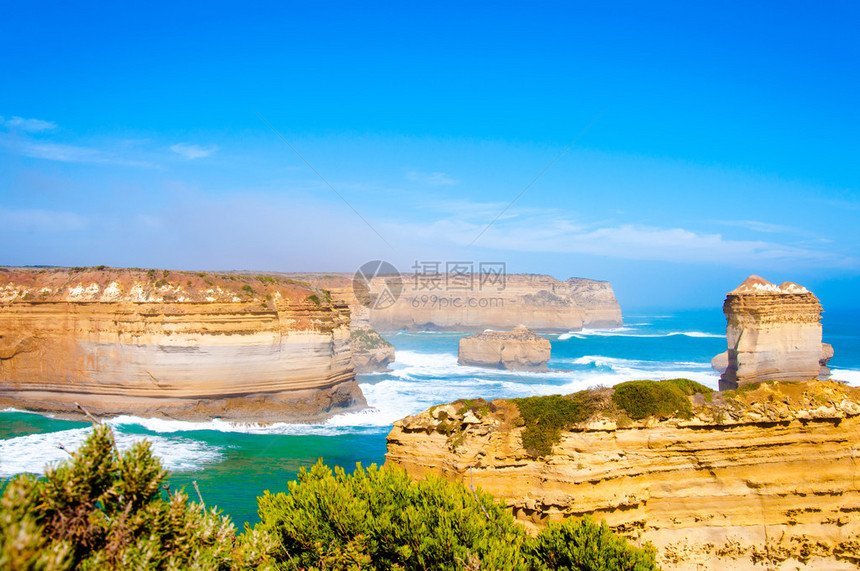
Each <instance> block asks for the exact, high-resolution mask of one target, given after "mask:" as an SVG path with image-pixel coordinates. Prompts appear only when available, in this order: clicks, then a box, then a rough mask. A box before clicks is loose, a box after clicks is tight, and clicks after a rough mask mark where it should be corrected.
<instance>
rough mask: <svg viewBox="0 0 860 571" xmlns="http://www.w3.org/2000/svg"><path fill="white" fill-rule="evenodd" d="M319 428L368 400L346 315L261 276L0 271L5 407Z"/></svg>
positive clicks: (315, 296) (312, 294)
mask: <svg viewBox="0 0 860 571" xmlns="http://www.w3.org/2000/svg"><path fill="white" fill-rule="evenodd" d="M75 402H79V403H80V404H81V405H83V406H84V407H86V408H87V409H89V410H91V411H92V412H94V413H97V414H104V415H115V414H137V415H143V416H169V417H174V418H185V419H205V418H211V417H221V418H225V419H233V420H254V421H267V420H309V419H316V418H321V417H324V416H326V415H328V414H331V413H333V412H337V411H340V410H344V409H350V408H355V407H359V406H362V405H363V404H364V399H363V396H362V395H361V391H360V389H359V388H358V386H357V384H356V383H355V381H354V375H353V371H352V366H351V359H350V345H349V313H348V308H347V307H346V306H345V305H343V304H338V303H335V302H332V301H331V300H330V299H328V298H327V297H326V293H325V292H323V291H320V290H315V289H312V288H310V287H308V286H307V285H305V284H301V283H298V282H293V281H290V280H283V279H278V278H272V277H266V276H260V277H253V276H237V275H217V274H208V273H202V272H201V273H192V272H170V271H162V270H158V271H154V270H150V271H144V270H112V269H103V270H97V269H90V270H83V271H74V270H7V271H0V405H6V406H8V405H11V406H18V407H22V408H27V409H30V410H38V411H51V412H61V413H62V412H75V409H76V407H75Z"/></svg>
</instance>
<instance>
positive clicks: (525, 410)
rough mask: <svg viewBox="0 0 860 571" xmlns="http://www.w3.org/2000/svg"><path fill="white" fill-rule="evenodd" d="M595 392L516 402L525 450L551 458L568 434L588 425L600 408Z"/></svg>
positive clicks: (526, 399)
mask: <svg viewBox="0 0 860 571" xmlns="http://www.w3.org/2000/svg"><path fill="white" fill-rule="evenodd" d="M594 393H595V391H580V392H578V393H574V394H572V395H565V396H561V395H550V396H545V397H526V398H519V399H514V402H515V403H516V405H517V407H518V408H519V410H520V416H521V417H522V419H523V423H524V427H525V428H524V429H523V436H522V438H523V448H525V449H526V451H527V452H529V454H530V455H531V456H533V457H539V456H547V455H549V454H551V453H552V447H553V445H554V444H556V443H557V442H558V441H559V439H560V438H561V433H562V431H564V430H570V429H571V428H572V427H573V426H574V425H576V424H579V423H582V422H585V421H587V420H588V419H589V418H591V416H592V415H593V414H594V413H595V412H596V411H597V410H598V408H599V399H597V398H595V396H596V395H595V394H594Z"/></svg>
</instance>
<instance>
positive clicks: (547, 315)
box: [370, 274, 621, 332]
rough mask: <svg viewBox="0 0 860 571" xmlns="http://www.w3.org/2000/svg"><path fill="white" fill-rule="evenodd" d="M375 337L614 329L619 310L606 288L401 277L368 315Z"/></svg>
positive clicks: (548, 280)
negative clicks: (391, 298) (392, 294)
mask: <svg viewBox="0 0 860 571" xmlns="http://www.w3.org/2000/svg"><path fill="white" fill-rule="evenodd" d="M370 321H371V323H372V324H373V326H374V327H375V328H376V329H377V330H379V331H383V332H385V331H398V330H413V331H415V330H431V331H432V330H448V331H483V330H484V329H510V328H512V327H516V326H517V325H524V326H525V327H528V328H529V329H533V330H535V331H544V332H552V331H555V332H565V331H571V330H580V329H582V328H583V327H618V326H620V325H621V308H620V307H619V306H618V301H617V300H616V299H615V293H614V292H613V291H612V286H611V285H610V284H609V282H603V281H595V280H587V279H580V278H571V279H569V280H567V281H559V280H557V279H555V278H553V277H550V276H541V275H529V274H509V275H507V276H505V278H504V282H503V283H501V284H498V283H485V284H481V283H480V279H479V277H478V276H475V277H474V279H469V280H462V279H461V278H460V277H459V276H450V275H447V274H440V275H438V276H432V277H428V276H426V275H414V274H413V275H404V276H403V292H402V293H401V295H400V296H399V297H398V298H397V300H396V302H394V304H393V305H392V306H391V307H386V308H380V309H374V310H372V311H371V314H370Z"/></svg>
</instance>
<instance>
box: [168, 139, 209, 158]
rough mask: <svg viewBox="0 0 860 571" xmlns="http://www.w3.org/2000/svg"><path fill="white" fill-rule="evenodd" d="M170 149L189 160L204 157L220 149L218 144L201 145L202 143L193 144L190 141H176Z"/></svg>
mask: <svg viewBox="0 0 860 571" xmlns="http://www.w3.org/2000/svg"><path fill="white" fill-rule="evenodd" d="M170 150H171V151H173V152H174V153H176V154H178V155H181V156H183V157H185V158H186V159H189V160H192V159H202V158H204V157H208V156H210V155H212V154H213V153H215V152H216V151H217V150H218V145H210V146H208V147H201V146H200V145H192V144H190V143H176V144H175V145H173V146H171V147H170Z"/></svg>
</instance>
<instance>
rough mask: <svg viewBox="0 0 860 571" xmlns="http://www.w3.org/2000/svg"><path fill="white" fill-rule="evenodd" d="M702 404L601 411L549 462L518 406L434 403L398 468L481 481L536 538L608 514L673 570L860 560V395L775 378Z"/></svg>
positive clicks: (405, 427)
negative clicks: (632, 413) (528, 441)
mask: <svg viewBox="0 0 860 571" xmlns="http://www.w3.org/2000/svg"><path fill="white" fill-rule="evenodd" d="M604 390H606V389H604ZM691 400H692V403H693V416H692V418H691V419H688V420H682V419H669V420H664V421H657V420H653V419H651V420H644V421H629V419H628V420H626V421H624V422H619V419H618V418H617V417H613V418H608V417H604V416H601V414H599V413H598V414H597V415H595V416H594V417H592V418H591V419H590V420H589V421H588V422H586V423H583V424H582V425H578V426H576V427H575V428H573V429H571V430H568V431H564V432H562V435H561V439H560V441H559V442H558V443H557V444H555V446H554V447H553V450H552V454H551V455H549V456H547V457H542V458H538V459H535V458H532V457H531V456H530V455H529V453H528V452H527V451H526V450H525V449H524V448H523V446H522V431H523V428H522V420H521V417H520V415H519V409H518V407H517V406H516V405H515V403H514V402H513V401H507V400H498V401H493V402H492V403H485V404H484V405H482V406H475V405H474V404H471V405H470V404H469V403H465V404H462V403H461V404H457V403H454V404H453V405H445V406H439V407H433V408H432V409H430V410H428V411H425V412H423V413H421V414H419V415H416V416H412V417H408V418H406V419H403V420H401V421H398V422H397V423H395V425H394V428H393V430H392V431H391V433H390V434H389V436H388V453H387V455H386V462H387V463H392V464H397V465H400V466H402V467H403V468H405V469H406V470H407V471H408V472H409V473H410V474H412V475H413V476H415V477H424V476H425V475H426V474H428V473H435V474H439V475H442V476H445V477H447V478H449V479H452V480H456V481H460V482H463V483H465V484H466V485H474V486H480V487H481V488H482V489H483V490H485V491H487V492H490V493H491V494H493V495H494V496H496V497H498V498H504V500H505V501H506V503H507V504H508V505H509V506H510V507H511V508H512V510H513V513H514V514H515V515H516V517H517V518H518V519H519V520H520V521H522V522H523V523H524V524H525V525H526V527H527V528H528V529H529V530H530V531H532V532H534V531H536V530H537V529H538V528H539V527H540V526H542V525H544V524H545V523H546V522H547V521H550V520H560V519H563V518H565V517H568V516H580V515H585V514H590V515H592V516H594V517H596V518H598V519H605V520H606V521H607V523H608V524H609V525H610V526H612V528H613V529H614V530H616V531H618V532H620V533H622V534H624V535H626V536H628V537H630V538H632V539H634V540H636V541H639V542H642V541H650V542H652V543H653V544H654V545H655V546H656V547H657V550H658V560H659V562H660V563H661V566H662V568H664V569H668V570H677V569H685V570H687V569H689V570H694V569H752V568H761V569H765V568H775V567H776V566H777V565H779V564H780V562H785V561H786V560H788V561H795V562H796V561H800V562H803V561H806V562H807V563H808V564H809V567H808V568H809V569H825V568H826V569H841V568H845V567H843V566H847V567H849V568H853V565H855V564H860V518H858V517H857V513H858V512H860V483H858V468H857V465H856V459H857V454H858V450H860V389H856V388H850V387H847V386H845V385H842V384H839V383H835V382H831V381H814V382H810V383H773V384H764V385H761V386H760V387H758V388H756V389H755V390H749V391H742V392H737V393H714V394H712V395H710V396H709V397H707V398H706V397H704V396H703V395H696V396H694V397H692V398H691ZM622 425H623V426H622ZM801 567H803V566H802V564H801V565H800V567H794V566H789V567H784V568H792V569H794V568H801ZM803 568H806V567H803Z"/></svg>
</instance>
